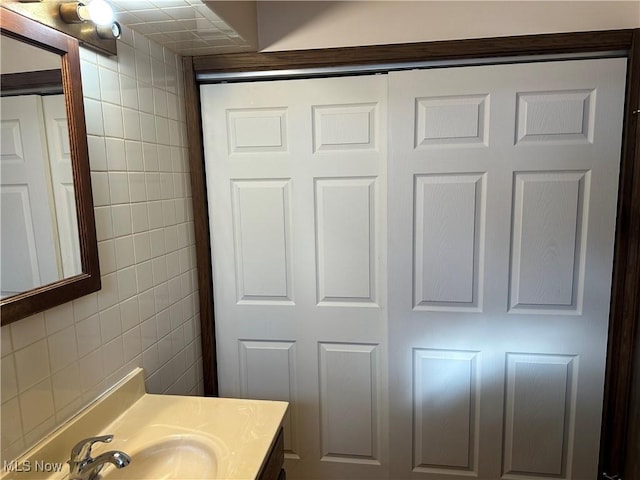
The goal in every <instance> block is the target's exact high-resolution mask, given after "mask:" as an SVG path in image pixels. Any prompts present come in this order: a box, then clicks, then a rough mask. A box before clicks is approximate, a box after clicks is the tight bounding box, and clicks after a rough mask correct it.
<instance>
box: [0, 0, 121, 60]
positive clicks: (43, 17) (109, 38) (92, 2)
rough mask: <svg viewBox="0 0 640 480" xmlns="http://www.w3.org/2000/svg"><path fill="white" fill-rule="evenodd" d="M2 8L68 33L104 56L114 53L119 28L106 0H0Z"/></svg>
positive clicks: (115, 53)
mask: <svg viewBox="0 0 640 480" xmlns="http://www.w3.org/2000/svg"><path fill="white" fill-rule="evenodd" d="M0 3H1V5H2V7H3V8H7V9H9V10H13V11H14V12H16V13H19V14H21V15H24V16H25V17H29V18H31V19H33V20H35V21H37V22H40V23H43V24H45V25H48V26H49V27H52V28H55V29H56V30H59V31H61V32H64V33H66V34H67V35H71V36H72V37H75V38H77V39H78V40H79V41H80V44H81V45H83V46H85V47H87V48H90V49H92V50H95V51H97V52H99V53H102V54H105V55H117V54H118V50H117V42H116V39H118V38H120V35H121V33H122V29H121V27H120V24H119V23H118V22H117V21H115V20H114V14H113V9H112V8H111V6H110V5H109V4H108V3H107V2H106V1H105V0H82V1H69V0H19V1H15V0H14V1H5V0H0Z"/></svg>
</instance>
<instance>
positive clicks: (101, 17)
mask: <svg viewBox="0 0 640 480" xmlns="http://www.w3.org/2000/svg"><path fill="white" fill-rule="evenodd" d="M60 18H62V20H63V21H64V22H66V23H82V22H93V23H94V24H95V25H96V33H97V35H98V36H99V37H100V38H105V39H107V38H120V34H121V33H122V31H121V28H120V24H119V23H118V22H116V21H114V20H113V9H112V8H111V5H109V4H108V3H107V2H105V1H104V0H91V1H90V2H89V3H88V4H84V3H82V2H67V3H61V4H60Z"/></svg>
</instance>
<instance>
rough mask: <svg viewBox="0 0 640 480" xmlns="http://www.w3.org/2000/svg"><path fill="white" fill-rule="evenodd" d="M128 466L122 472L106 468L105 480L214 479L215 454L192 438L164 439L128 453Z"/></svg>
mask: <svg viewBox="0 0 640 480" xmlns="http://www.w3.org/2000/svg"><path fill="white" fill-rule="evenodd" d="M128 453H129V456H130V457H131V463H130V464H129V465H128V466H127V467H125V468H122V469H117V468H115V467H114V466H112V465H107V466H105V467H104V469H103V470H102V472H101V476H102V478H104V479H105V480H118V479H131V480H134V479H136V480H139V479H146V478H148V479H154V480H156V479H157V480H161V479H174V478H175V479H196V478H215V477H216V475H217V461H216V452H215V450H214V448H213V446H212V445H211V444H209V442H207V441H205V440H202V439H199V438H197V437H191V436H176V437H170V438H164V439H162V440H161V441H158V442H155V443H152V444H150V445H147V446H145V447H144V448H141V449H139V450H134V451H131V452H128Z"/></svg>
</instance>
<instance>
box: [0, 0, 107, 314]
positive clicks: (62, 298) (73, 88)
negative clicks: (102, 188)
mask: <svg viewBox="0 0 640 480" xmlns="http://www.w3.org/2000/svg"><path fill="white" fill-rule="evenodd" d="M0 8H1V10H0V30H1V31H2V34H3V35H8V36H10V37H13V38H14V39H17V40H20V41H22V42H25V43H28V44H30V45H33V46H35V47H38V48H42V49H43V50H47V51H49V52H53V53H55V54H57V55H60V58H61V60H62V89H63V92H64V96H65V105H66V110H67V123H68V130H69V146H70V151H71V167H72V171H73V186H74V191H75V203H76V213H77V217H78V233H79V235H80V238H79V244H80V262H81V264H82V273H80V274H79V275H75V276H72V277H68V278H64V279H62V280H59V281H56V282H53V283H50V284H47V285H42V286H40V287H37V288H34V289H32V290H28V291H26V292H22V293H19V294H16V295H13V296H10V297H6V298H4V299H2V300H0V318H1V324H2V325H7V324H9V323H12V322H15V321H16V320H20V319H22V318H25V317H28V316H29V315H33V314H34V313H38V312H42V311H44V310H47V309H49V308H52V307H55V306H57V305H61V304H63V303H66V302H69V301H71V300H73V299H75V298H78V297H81V296H83V295H87V294H88V293H92V292H95V291H97V290H100V286H101V284H100V267H99V263H98V243H97V240H96V228H95V218H94V213H93V196H92V193H91V173H90V169H89V150H88V147H87V129H86V125H85V120H84V104H83V96H82V84H81V81H80V79H81V75H80V48H79V44H78V41H77V40H76V39H75V38H73V37H70V36H68V35H65V34H64V33H60V32H58V31H57V30H54V29H53V28H50V27H47V26H45V25H42V24H40V23H38V22H36V21H34V20H31V19H28V18H26V17H23V16H22V15H19V14H17V13H14V12H12V11H11V10H8V9H6V8H4V7H0Z"/></svg>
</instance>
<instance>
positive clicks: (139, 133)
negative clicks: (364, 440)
mask: <svg viewBox="0 0 640 480" xmlns="http://www.w3.org/2000/svg"><path fill="white" fill-rule="evenodd" d="M81 67H82V88H83V93H84V103H85V116H86V123H87V134H88V143H89V157H90V164H91V178H92V187H93V197H94V206H95V216H96V231H97V237H98V251H99V258H100V272H101V275H102V289H101V290H100V291H99V292H97V293H94V294H91V295H87V296H85V297H82V298H80V299H77V300H74V301H73V302H69V303H67V304H64V305H61V306H59V307H56V308H54V309H51V310H47V311H45V312H43V313H40V314H37V315H34V316H32V317H29V318H26V319H24V320H20V321H18V322H15V323H12V324H11V325H8V326H4V327H2V330H1V334H0V338H1V341H2V347H1V366H2V374H1V378H2V389H1V397H2V398H1V400H2V417H1V420H2V422H1V423H2V425H1V430H2V438H1V445H2V457H1V461H2V462H4V461H5V460H7V461H9V460H12V459H13V458H15V457H16V456H17V455H18V454H20V453H22V452H23V451H24V450H26V449H27V448H29V447H30V446H32V445H33V444H34V443H35V442H37V441H39V440H40V439H41V438H42V437H43V436H44V435H45V434H46V433H48V432H49V431H51V430H53V429H54V428H55V427H56V426H57V425H59V424H61V423H62V422H64V420H66V419H67V418H69V417H70V416H72V415H73V414H74V413H76V412H77V411H78V410H79V409H81V408H82V407H83V406H85V405H87V404H88V403H90V402H91V401H93V400H94V399H95V398H96V397H98V396H99V395H100V394H101V393H102V392H104V391H105V390H106V389H107V388H109V387H110V386H111V385H113V384H114V383H115V382H117V381H118V380H119V379H121V378H122V377H123V376H124V375H125V374H126V373H128V372H129V371H131V370H132V369H133V368H134V367H136V366H140V367H144V369H145V374H146V383H147V390H148V391H149V392H152V393H169V394H184V395H201V394H202V391H203V380H202V353H201V347H200V317H199V305H198V296H197V276H196V260H195V240H194V233H193V209H192V205H191V188H190V180H189V165H188V160H187V148H186V145H187V143H186V126H185V113H184V89H183V86H182V64H181V59H180V57H178V56H176V55H175V54H174V53H173V52H171V51H169V50H167V49H164V48H163V47H162V46H160V45H158V44H156V43H154V42H150V41H149V40H148V39H147V38H145V37H144V36H142V35H140V34H137V33H136V32H132V31H131V30H129V29H127V28H125V29H124V32H123V37H122V39H121V40H119V41H118V56H117V58H116V57H113V58H112V57H105V56H102V55H97V54H95V53H93V52H92V51H90V50H87V49H83V48H81Z"/></svg>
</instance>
